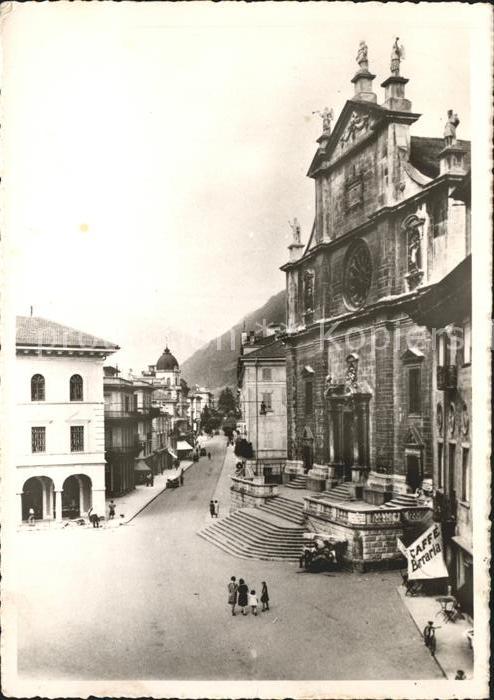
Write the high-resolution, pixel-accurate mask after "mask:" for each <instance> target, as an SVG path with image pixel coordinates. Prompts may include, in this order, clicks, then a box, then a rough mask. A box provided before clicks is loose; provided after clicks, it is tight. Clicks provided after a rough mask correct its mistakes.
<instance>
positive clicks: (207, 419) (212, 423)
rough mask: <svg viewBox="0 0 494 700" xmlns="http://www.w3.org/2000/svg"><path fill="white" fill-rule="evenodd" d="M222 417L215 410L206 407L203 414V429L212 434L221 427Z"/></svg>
mask: <svg viewBox="0 0 494 700" xmlns="http://www.w3.org/2000/svg"><path fill="white" fill-rule="evenodd" d="M221 419H222V417H221V415H220V414H219V413H218V411H215V409H214V408H210V407H209V406H204V408H203V409H202V412H201V429H202V430H204V432H206V433H212V432H213V430H217V429H218V428H219V427H220V425H221Z"/></svg>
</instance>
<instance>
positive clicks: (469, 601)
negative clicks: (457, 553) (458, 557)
mask: <svg viewBox="0 0 494 700" xmlns="http://www.w3.org/2000/svg"><path fill="white" fill-rule="evenodd" d="M463 575H464V581H463V585H462V586H461V587H460V588H459V589H458V590H457V591H456V597H457V598H458V601H459V603H460V605H461V607H462V609H463V611H464V612H466V613H467V614H468V615H473V562H472V560H471V559H464V560H463Z"/></svg>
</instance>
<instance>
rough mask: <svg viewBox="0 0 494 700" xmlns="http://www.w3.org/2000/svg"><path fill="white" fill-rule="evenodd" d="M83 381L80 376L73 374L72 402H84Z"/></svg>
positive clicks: (71, 384) (71, 385) (71, 383)
mask: <svg viewBox="0 0 494 700" xmlns="http://www.w3.org/2000/svg"><path fill="white" fill-rule="evenodd" d="M82 399H83V381H82V377H81V375H80V374H73V375H72V376H71V378H70V400H71V401H82Z"/></svg>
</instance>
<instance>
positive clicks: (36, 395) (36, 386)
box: [31, 374, 45, 401]
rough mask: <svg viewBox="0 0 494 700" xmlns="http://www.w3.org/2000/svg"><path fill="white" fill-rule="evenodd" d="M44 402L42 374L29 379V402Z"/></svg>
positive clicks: (43, 379)
mask: <svg viewBox="0 0 494 700" xmlns="http://www.w3.org/2000/svg"><path fill="white" fill-rule="evenodd" d="M44 400H45V378H44V377H43V375H42V374H35V375H34V376H33V377H31V401H44Z"/></svg>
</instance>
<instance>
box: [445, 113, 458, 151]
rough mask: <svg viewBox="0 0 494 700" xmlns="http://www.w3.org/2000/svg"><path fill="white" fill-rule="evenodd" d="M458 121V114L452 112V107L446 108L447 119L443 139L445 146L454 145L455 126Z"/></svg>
mask: <svg viewBox="0 0 494 700" xmlns="http://www.w3.org/2000/svg"><path fill="white" fill-rule="evenodd" d="M459 123H460V120H459V119H458V115H457V114H455V113H453V110H452V109H448V119H447V121H446V124H445V126H444V140H445V141H446V146H454V145H455V143H456V127H457V126H458V124H459Z"/></svg>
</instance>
